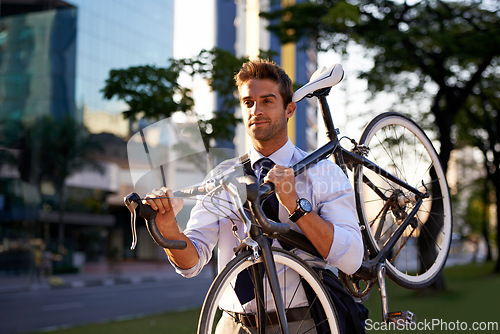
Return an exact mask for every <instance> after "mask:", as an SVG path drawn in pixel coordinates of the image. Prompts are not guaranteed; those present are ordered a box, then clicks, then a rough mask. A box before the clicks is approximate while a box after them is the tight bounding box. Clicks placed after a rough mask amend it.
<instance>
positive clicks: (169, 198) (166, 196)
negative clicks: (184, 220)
mask: <svg viewBox="0 0 500 334" xmlns="http://www.w3.org/2000/svg"><path fill="white" fill-rule="evenodd" d="M142 202H143V203H144V204H148V205H149V206H151V208H152V209H153V210H156V211H158V213H157V215H156V225H157V226H158V228H159V229H160V232H161V234H162V235H163V236H164V237H165V238H167V239H168V238H169V236H171V235H172V234H171V233H172V232H173V233H176V232H178V231H179V227H178V226H177V223H176V221H175V216H176V215H177V214H178V213H179V211H181V209H182V206H183V205H184V201H183V200H182V199H180V198H174V193H173V192H172V190H171V189H168V188H166V187H161V188H160V189H153V190H152V191H151V192H149V193H148V194H147V195H146V199H144V200H143V201H142ZM173 228H174V229H173ZM172 229H173V230H172Z"/></svg>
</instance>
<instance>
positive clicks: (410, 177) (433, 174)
mask: <svg viewBox="0 0 500 334" xmlns="http://www.w3.org/2000/svg"><path fill="white" fill-rule="evenodd" d="M360 144H364V145H367V146H368V147H369V152H368V156H367V158H368V160H370V161H372V162H373V163H375V164H377V165H378V166H379V167H381V168H382V169H385V170H386V171H388V172H390V173H391V174H392V175H394V176H396V177H398V178H399V179H400V180H402V181H404V182H406V183H407V184H409V185H410V186H412V187H414V188H416V189H418V190H419V191H421V192H422V193H426V191H427V190H428V193H429V195H430V196H429V198H425V199H424V200H423V203H422V205H421V206H420V208H419V210H418V212H417V214H416V215H415V218H414V219H413V220H412V221H411V223H410V225H408V226H407V228H406V229H405V231H404V232H403V235H402V236H401V237H400V238H399V240H398V241H397V243H396V244H395V246H394V247H393V249H392V250H391V253H390V254H389V257H388V258H387V260H386V268H387V274H388V276H389V277H390V278H391V279H392V280H393V281H395V282H396V283H398V284H400V285H402V286H404V287H407V288H415V289H417V288H421V287H424V286H427V285H429V284H431V283H432V282H433V281H434V280H435V279H436V278H437V276H438V274H439V272H440V271H441V269H442V268H443V266H444V264H445V262H446V258H447V256H448V251H449V248H450V242H451V233H452V214H451V201H450V193H449V190H448V185H447V182H446V177H445V174H444V171H443V168H442V167H441V163H440V161H439V157H438V155H437V153H436V150H435V149H434V147H433V146H432V143H431V141H430V140H429V138H428V137H427V135H426V134H425V133H424V131H423V130H422V129H421V128H420V127H419V126H418V125H417V124H416V123H415V122H413V121H412V120H411V119H410V118H408V117H406V116H404V115H402V114H398V113H393V112H390V113H384V114H381V115H379V116H377V117H376V118H374V119H373V120H372V121H371V122H370V123H369V124H368V125H367V126H366V128H365V130H364V131H363V134H362V135H361V139H360ZM354 178H355V179H354V187H355V194H356V202H357V209H358V215H359V217H360V220H361V222H362V224H364V226H365V229H364V231H365V232H364V233H365V236H366V238H365V239H366V240H367V242H368V247H369V248H368V249H369V251H370V252H371V253H372V256H374V254H377V253H378V252H379V250H380V249H381V248H382V247H383V245H384V244H385V242H386V241H387V240H388V239H389V238H390V236H391V235H392V234H393V233H394V231H395V230H396V229H397V228H398V227H399V225H400V224H401V223H402V222H403V221H404V220H405V218H406V217H407V216H408V214H409V213H410V212H411V211H412V209H413V208H414V206H415V203H416V200H415V198H414V197H412V196H411V195H412V194H411V193H410V192H409V191H408V190H406V189H405V188H402V187H401V186H399V185H396V184H395V183H394V182H391V181H389V180H387V179H386V178H384V177H383V176H381V175H380V174H378V173H377V172H376V171H374V170H370V169H368V168H366V167H364V166H362V165H358V166H356V168H355V174H354ZM370 182H371V183H372V184H371V185H370ZM376 190H378V191H376Z"/></svg>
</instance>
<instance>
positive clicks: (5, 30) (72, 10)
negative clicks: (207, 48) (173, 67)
mask: <svg viewBox="0 0 500 334" xmlns="http://www.w3.org/2000/svg"><path fill="white" fill-rule="evenodd" d="M0 4H1V8H0V118H3V117H6V116H9V117H16V118H30V117H34V116H35V115H42V114H52V115H53V116H56V117H57V116H60V115H62V114H64V113H71V114H74V115H75V116H76V117H77V118H78V119H83V112H84V110H88V111H90V112H92V111H100V112H104V113H110V114H116V113H118V112H121V111H123V110H124V105H122V104H119V103H117V102H113V101H106V100H104V99H103V97H102V93H101V92H100V90H101V89H102V88H103V87H104V83H105V80H106V78H107V76H108V73H109V71H110V70H111V69H118V68H127V67H130V66H136V65H145V64H149V65H153V64H154V65H158V66H166V64H167V63H168V60H169V58H171V57H172V46H173V41H172V39H173V0H146V1H134V0H122V1H113V0H104V1H98V0H68V1H60V0H51V1H46V0H22V1H20V0H2V1H0Z"/></svg>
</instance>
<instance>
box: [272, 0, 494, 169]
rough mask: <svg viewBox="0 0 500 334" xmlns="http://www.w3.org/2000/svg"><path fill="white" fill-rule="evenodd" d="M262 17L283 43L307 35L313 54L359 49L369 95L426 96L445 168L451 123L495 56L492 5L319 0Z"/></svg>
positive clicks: (450, 148) (446, 2) (476, 3)
mask: <svg viewBox="0 0 500 334" xmlns="http://www.w3.org/2000/svg"><path fill="white" fill-rule="evenodd" d="M264 16H265V17H266V18H268V19H269V20H270V22H272V24H271V25H270V27H269V29H270V30H271V31H273V32H275V33H277V34H278V35H279V36H280V37H281V39H282V41H283V42H287V41H297V40H299V39H300V38H303V37H307V38H311V39H313V40H315V41H317V47H318V49H319V50H332V49H333V50H336V51H338V52H342V53H345V52H347V46H348V44H349V43H350V42H354V43H358V44H360V45H362V46H364V47H365V49H366V50H367V57H369V58H370V59H373V64H374V65H373V67H372V68H370V69H369V70H367V71H363V72H362V73H361V74H360V76H361V77H362V78H365V79H367V82H368V88H369V89H370V91H372V92H381V91H386V92H396V93H398V94H399V95H400V97H401V99H407V98H414V97H415V95H417V94H419V93H422V92H426V93H427V95H426V96H427V97H429V96H430V97H431V99H432V107H431V110H430V112H431V113H432V115H433V116H434V120H435V122H436V125H437V130H438V131H439V139H440V143H441V159H442V161H443V163H444V165H445V168H446V164H447V162H448V160H449V154H450V152H451V150H452V149H453V142H454V138H452V133H451V131H452V126H453V124H454V121H455V117H456V116H457V114H458V112H459V110H460V109H461V108H463V107H464V106H465V102H466V100H467V99H468V98H469V97H470V95H471V93H472V90H473V88H474V87H476V86H477V85H478V83H479V82H480V81H481V80H482V78H483V77H484V76H485V75H486V73H488V72H490V71H492V67H493V66H494V64H495V61H494V59H496V58H497V57H498V56H499V54H500V27H499V25H498V4H497V3H495V2H491V4H490V6H488V4H486V5H485V4H484V3H483V2H482V1H467V2H464V1H436V0H435V1H430V0H429V1H415V2H411V4H410V2H400V1H386V0H376V1H368V0H352V1H347V0H322V1H309V2H304V3H299V4H297V5H295V6H291V7H287V8H284V9H282V10H279V11H275V12H271V13H267V14H264ZM282 18H284V19H282ZM429 83H432V87H431V89H430V90H429V89H428V88H429ZM426 88H427V89H426Z"/></svg>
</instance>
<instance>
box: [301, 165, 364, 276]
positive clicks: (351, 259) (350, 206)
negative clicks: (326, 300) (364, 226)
mask: <svg viewBox="0 0 500 334" xmlns="http://www.w3.org/2000/svg"><path fill="white" fill-rule="evenodd" d="M313 171H314V172H313V173H312V175H311V176H310V177H311V181H312V185H313V195H312V196H313V197H312V199H313V202H314V203H313V206H314V207H315V208H316V210H317V211H316V212H317V213H318V214H319V215H320V216H321V218H323V219H324V220H326V221H328V222H330V223H331V224H332V225H333V226H334V235H333V242H332V245H331V247H330V252H329V253H328V256H327V258H326V260H327V261H328V262H329V263H330V264H331V265H332V266H334V267H337V268H338V269H340V270H342V271H343V272H344V273H346V274H353V273H354V272H356V270H358V269H359V267H360V266H361V262H362V260H363V251H364V249H363V240H362V236H361V231H360V228H359V224H358V218H357V214H356V203H355V199H354V190H353V188H352V186H351V183H350V182H349V179H348V178H347V177H346V175H345V174H344V172H343V171H342V170H341V169H340V167H338V166H337V165H336V164H334V163H332V162H331V161H328V160H324V161H322V162H320V163H318V165H317V167H316V168H314V169H313Z"/></svg>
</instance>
